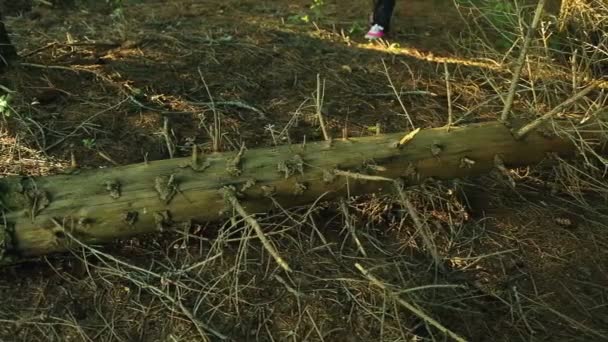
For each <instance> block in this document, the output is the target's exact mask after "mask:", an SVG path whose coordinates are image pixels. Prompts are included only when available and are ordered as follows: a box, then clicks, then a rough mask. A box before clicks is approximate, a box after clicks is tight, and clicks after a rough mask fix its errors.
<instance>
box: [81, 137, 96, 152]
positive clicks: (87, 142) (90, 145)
mask: <svg viewBox="0 0 608 342" xmlns="http://www.w3.org/2000/svg"><path fill="white" fill-rule="evenodd" d="M96 144H97V143H96V141H95V138H86V139H82V145H83V146H84V147H86V148H87V149H89V150H92V149H94V148H95V146H96Z"/></svg>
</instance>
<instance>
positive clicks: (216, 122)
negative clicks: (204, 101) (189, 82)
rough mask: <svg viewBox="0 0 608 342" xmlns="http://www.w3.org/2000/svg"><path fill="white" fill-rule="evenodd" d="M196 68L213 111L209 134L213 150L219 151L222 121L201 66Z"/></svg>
mask: <svg viewBox="0 0 608 342" xmlns="http://www.w3.org/2000/svg"><path fill="white" fill-rule="evenodd" d="M197 70H198V75H199V76H200V78H201V81H202V82H203V85H204V86H205V90H206V91H207V95H208V96H209V101H210V102H211V111H213V134H212V135H211V140H213V152H219V151H220V148H221V146H220V142H221V141H220V139H221V131H222V126H221V125H222V121H221V120H220V116H219V113H218V112H217V109H216V108H215V102H214V101H213V96H212V95H211V91H210V90H209V86H208V85H207V82H206V81H205V77H204V76H203V72H202V71H201V68H200V67H199V68H197Z"/></svg>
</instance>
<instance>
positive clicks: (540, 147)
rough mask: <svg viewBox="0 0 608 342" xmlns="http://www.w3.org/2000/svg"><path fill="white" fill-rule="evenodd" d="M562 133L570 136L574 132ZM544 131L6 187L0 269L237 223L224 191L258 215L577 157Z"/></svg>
mask: <svg viewBox="0 0 608 342" xmlns="http://www.w3.org/2000/svg"><path fill="white" fill-rule="evenodd" d="M607 117H608V115H602V120H598V121H597V122H594V123H593V124H591V123H587V124H585V125H586V126H585V127H584V128H582V129H580V132H581V133H580V134H582V135H583V138H585V139H586V140H587V141H588V142H591V143H595V142H597V141H598V139H603V136H602V134H605V132H602V129H601V128H600V126H599V123H600V122H603V123H604V124H605V122H606V121H608V120H606V119H607ZM561 125H562V128H563V129H565V130H570V131H572V130H573V128H572V127H571V124H568V123H567V122H566V123H563V124H561ZM579 128H580V127H579ZM547 130H548V128H547V129H546V130H545V133H543V134H541V133H540V132H542V131H543V130H539V131H537V133H531V134H530V135H528V136H526V137H525V138H524V139H523V140H519V141H518V140H515V139H514V138H513V136H512V134H511V131H510V130H509V129H507V128H506V127H505V126H503V124H501V123H498V122H491V123H483V124H475V125H470V126H464V127H453V128H451V129H450V131H449V132H448V131H447V130H446V129H445V128H435V129H425V130H421V131H420V132H418V133H417V134H416V135H415V136H414V137H413V139H412V140H410V141H409V142H407V143H405V144H404V145H401V146H399V147H398V146H397V143H398V142H400V141H401V138H402V137H403V134H386V135H378V136H371V137H364V138H356V139H349V140H346V141H344V140H335V141H333V142H332V143H331V144H330V143H328V142H314V143H307V144H305V145H302V144H298V145H286V146H279V147H275V148H261V149H253V150H244V151H241V152H242V153H236V152H230V153H219V154H214V155H208V156H204V157H203V156H199V157H198V158H196V160H194V159H195V158H180V159H171V160H160V161H154V162H150V163H147V164H146V163H142V164H134V165H127V166H122V167H115V168H110V169H95V170H81V171H80V172H79V173H74V174H69V175H67V174H66V175H55V176H47V177H39V178H18V177H11V178H5V179H0V201H1V202H0V205H2V206H3V207H4V209H3V211H4V213H5V214H4V221H0V223H2V222H4V227H2V228H4V229H0V241H1V242H2V244H0V252H2V253H1V254H0V255H2V258H0V259H3V260H0V264H1V263H11V262H14V261H18V260H19V259H23V258H27V257H33V256H39V255H44V254H48V253H52V252H60V251H65V250H66V249H67V248H69V247H70V241H73V240H71V239H69V237H68V234H67V233H69V234H70V235H71V236H73V237H75V238H77V239H79V240H80V241H82V242H84V243H106V242H109V241H112V240H113V239H116V238H125V237H130V236H135V235H140V234H145V233H152V232H155V231H158V230H160V229H163V228H167V227H168V226H169V225H170V224H171V222H174V221H176V222H179V221H181V222H184V221H187V220H189V219H192V220H195V221H212V220H218V219H222V218H226V217H228V216H230V215H231V214H232V210H231V207H230V204H229V202H228V201H226V200H225V199H224V198H223V196H222V191H221V189H223V188H224V187H226V186H232V187H234V189H235V190H236V192H237V193H238V194H239V195H240V197H239V202H240V204H241V205H242V207H243V208H244V209H245V210H246V211H247V212H248V213H250V214H254V213H260V212H267V211H268V210H270V209H272V207H273V202H272V200H271V199H270V198H269V197H268V196H272V197H273V199H274V200H276V201H278V203H281V205H282V206H284V207H293V206H298V205H304V204H308V203H312V202H314V201H315V200H317V199H318V198H319V197H323V200H332V199H336V198H338V197H339V196H347V195H358V194H365V193H371V192H383V191H392V190H393V189H394V183H392V182H388V181H382V179H380V178H384V179H385V180H386V179H396V178H401V179H402V180H403V181H404V184H405V185H414V184H417V183H419V182H421V181H422V180H424V179H426V178H429V177H434V178H438V179H451V178H460V177H467V176H475V175H480V174H483V173H487V172H489V171H491V170H493V169H494V168H495V167H496V158H495V157H496V156H499V157H500V159H501V160H502V161H503V162H504V165H506V166H507V167H520V166H526V165H533V164H536V163H538V162H540V161H542V160H543V159H544V158H545V157H546V155H547V154H548V153H557V154H559V155H561V156H563V157H571V156H573V155H574V154H575V152H576V148H575V146H574V144H573V143H572V142H571V141H569V140H564V139H561V138H559V137H558V136H556V135H551V134H547V133H546V131H547ZM575 136H576V135H575ZM238 156H240V157H238ZM348 173H350V175H349V174H348ZM362 175H368V176H374V177H377V178H378V179H380V181H378V180H371V179H362ZM368 178H371V177H368ZM2 234H3V236H2Z"/></svg>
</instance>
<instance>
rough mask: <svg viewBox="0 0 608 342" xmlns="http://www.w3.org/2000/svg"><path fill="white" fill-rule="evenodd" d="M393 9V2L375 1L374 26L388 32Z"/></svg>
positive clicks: (388, 0) (390, 0)
mask: <svg viewBox="0 0 608 342" xmlns="http://www.w3.org/2000/svg"><path fill="white" fill-rule="evenodd" d="M394 8H395V0H376V4H375V6H374V24H377V25H380V26H382V28H384V32H388V31H389V29H390V24H391V17H392V16H393V9H394Z"/></svg>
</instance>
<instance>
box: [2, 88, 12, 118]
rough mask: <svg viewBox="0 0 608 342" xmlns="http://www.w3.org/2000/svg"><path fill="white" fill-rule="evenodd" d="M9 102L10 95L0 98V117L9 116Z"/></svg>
mask: <svg viewBox="0 0 608 342" xmlns="http://www.w3.org/2000/svg"><path fill="white" fill-rule="evenodd" d="M10 101H11V94H5V95H2V96H0V115H2V116H4V117H9V116H11V111H12V109H11V106H10Z"/></svg>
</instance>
